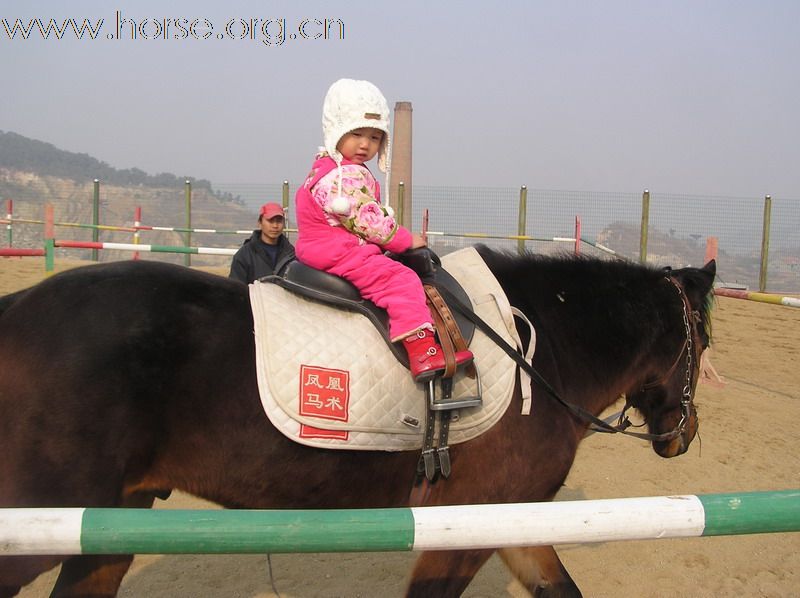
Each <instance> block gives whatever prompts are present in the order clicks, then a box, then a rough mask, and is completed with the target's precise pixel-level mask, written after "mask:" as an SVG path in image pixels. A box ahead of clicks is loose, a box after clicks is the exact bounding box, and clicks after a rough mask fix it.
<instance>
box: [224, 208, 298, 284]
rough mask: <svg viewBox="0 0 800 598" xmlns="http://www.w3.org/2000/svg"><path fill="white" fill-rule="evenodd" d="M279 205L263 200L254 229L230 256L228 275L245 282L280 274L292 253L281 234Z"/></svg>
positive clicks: (281, 214) (288, 243) (281, 224)
mask: <svg viewBox="0 0 800 598" xmlns="http://www.w3.org/2000/svg"><path fill="white" fill-rule="evenodd" d="M285 224H286V220H285V218H284V215H283V207H281V205H280V204H277V203H265V204H264V205H263V206H261V209H260V210H259V212H258V226H259V228H258V229H257V230H254V231H253V235H252V236H251V237H250V238H249V239H247V240H246V241H245V242H244V243H243V244H242V246H241V247H240V248H239V251H237V252H236V254H235V255H234V256H233V262H231V272H230V274H228V277H229V278H235V279H236V280H240V281H241V282H244V283H246V284H250V283H251V282H253V281H254V280H257V279H259V278H261V277H262V276H269V275H271V274H282V273H283V270H284V269H285V268H286V266H288V265H289V262H291V261H292V260H293V259H295V257H294V246H293V245H292V244H291V243H290V242H289V239H287V238H286V235H284V234H283V227H284V226H285Z"/></svg>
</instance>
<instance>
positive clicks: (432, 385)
mask: <svg viewBox="0 0 800 598" xmlns="http://www.w3.org/2000/svg"><path fill="white" fill-rule="evenodd" d="M473 365H474V362H473ZM436 380H441V381H442V396H441V397H439V398H437V397H436ZM475 381H476V384H477V387H478V388H477V391H478V394H477V395H473V396H466V397H461V398H458V399H454V398H453V379H452V378H442V377H441V376H437V377H436V378H432V379H431V380H428V386H427V388H426V391H425V394H426V395H427V396H428V409H430V410H431V411H449V410H450V409H464V408H467V407H479V406H481V405H482V404H483V389H482V388H481V376H480V373H478V368H477V366H476V367H475Z"/></svg>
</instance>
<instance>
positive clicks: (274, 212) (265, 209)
mask: <svg viewBox="0 0 800 598" xmlns="http://www.w3.org/2000/svg"><path fill="white" fill-rule="evenodd" d="M258 214H259V216H263V217H264V218H266V219H267V220H270V219H272V218H275V216H280V217H282V218H285V216H284V214H283V206H282V205H280V204H277V203H265V204H264V205H263V206H261V209H260V210H259V211H258Z"/></svg>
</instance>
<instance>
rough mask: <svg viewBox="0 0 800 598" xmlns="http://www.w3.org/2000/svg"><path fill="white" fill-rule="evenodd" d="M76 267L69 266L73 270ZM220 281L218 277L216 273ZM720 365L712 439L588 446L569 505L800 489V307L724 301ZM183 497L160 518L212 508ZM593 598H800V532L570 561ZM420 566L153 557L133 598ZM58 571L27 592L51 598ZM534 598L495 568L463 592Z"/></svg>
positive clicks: (366, 580)
mask: <svg viewBox="0 0 800 598" xmlns="http://www.w3.org/2000/svg"><path fill="white" fill-rule="evenodd" d="M72 265H74V264H70V263H64V262H61V263H58V264H57V268H58V269H63V268H66V267H69V266H72ZM217 272H218V273H221V272H219V269H218V270H217ZM43 275H44V271H43V260H42V259H41V258H23V259H17V258H11V259H9V258H0V294H3V293H7V292H10V291H13V290H16V289H19V288H23V287H26V286H29V285H31V284H33V283H35V282H36V281H38V280H40V279H41V278H42V277H43ZM714 334H715V344H714V349H713V356H712V357H713V365H714V366H715V368H716V370H717V372H718V373H719V374H720V375H721V376H722V377H723V378H724V379H725V380H726V382H727V384H726V386H725V387H724V388H715V387H712V386H711V385H708V384H704V385H701V386H700V388H699V391H698V396H697V405H698V409H699V412H700V436H701V438H700V439H699V440H695V442H694V443H693V445H692V447H691V449H690V451H689V452H688V453H687V454H686V455H683V456H682V457H679V458H676V459H672V460H664V459H661V458H659V457H658V456H657V455H656V454H655V453H653V452H652V450H651V449H650V448H649V446H648V445H647V444H646V443H644V442H642V441H638V440H633V439H630V438H624V437H617V436H614V437H610V436H607V435H600V434H595V435H592V436H590V437H588V438H587V439H586V440H585V441H584V442H583V444H582V446H581V449H580V451H579V453H578V457H577V461H576V464H575V466H574V468H573V470H572V472H571V473H570V476H569V478H568V479H567V481H566V485H565V487H564V489H563V492H562V494H561V498H564V499H580V498H589V499H592V498H615V497H635V496H660V495H665V494H703V493H717V492H736V491H754V490H779V489H788V488H798V487H800V452H799V451H798V448H797V440H796V438H797V427H798V422H800V388H798V387H799V386H800V384H798V383H800V365H799V364H800V348H798V339H800V309H796V308H790V307H783V306H776V305H768V304H763V303H755V302H750V301H743V300H739V299H728V298H720V299H719V301H718V304H717V307H716V309H715V312H714ZM208 506H209V505H207V504H206V503H202V502H200V501H198V500H196V499H194V498H192V497H188V496H185V495H180V494H178V495H174V496H173V497H172V498H170V499H169V500H168V501H166V502H163V503H160V504H159V508H206V507H208ZM559 554H560V555H561V558H562V560H563V561H564V564H565V565H566V567H567V569H568V570H569V571H570V573H571V575H572V576H573V578H574V579H575V581H576V582H577V584H578V586H579V587H580V588H581V589H582V591H583V592H584V594H585V595H586V596H597V597H611V596H664V597H667V596H669V597H675V596H698V597H712V596H713V597H716V596H800V534H798V533H784V534H761V535H751V536H727V537H717V538H713V537H712V538H693V539H676V540H648V541H637V542H616V543H605V544H594V545H568V546H562V547H560V549H559ZM413 559H414V555H413V554H410V553H386V554H327V555H326V554H322V555H273V556H272V558H271V567H272V578H271V579H270V576H269V567H268V562H267V558H266V557H265V556H260V555H255V556H236V555H233V556H190V555H187V556H142V557H137V558H136V559H135V561H134V564H133V567H132V568H131V571H130V573H129V574H128V576H127V577H126V578H125V580H124V582H123V585H122V588H121V590H120V596H124V597H139V596H147V597H201V596H202V597H205V596H219V597H230V598H233V597H247V598H269V597H273V596H276V595H279V596H282V597H284V598H301V597H308V598H311V597H322V596H325V597H329V596H342V597H356V596H364V597H371V596H400V595H402V593H403V589H404V586H405V580H406V576H407V574H408V571H409V568H410V565H411V563H412V561H413ZM54 579H55V572H51V573H48V574H46V575H43V576H42V577H40V578H39V579H38V580H37V581H36V582H34V583H33V584H31V585H30V586H28V587H27V588H25V589H24V590H23V592H22V593H21V596H24V597H25V598H40V597H44V596H47V595H48V592H49V589H50V587H51V585H52V582H53V581H54ZM464 595H465V596H468V597H473V598H475V597H490V596H515V597H516V596H526V595H527V594H526V592H525V591H524V590H522V589H521V587H520V586H519V585H517V584H516V582H514V581H513V580H512V579H511V578H510V576H509V574H508V573H507V572H506V571H505V569H504V567H503V565H502V563H501V562H500V560H499V559H497V557H494V558H493V559H492V560H491V561H490V562H489V563H488V564H487V565H486V566H485V567H484V568H483V570H482V571H481V572H480V574H479V575H478V577H477V578H476V579H475V580H474V582H473V583H472V585H471V586H470V588H469V589H468V590H467V592H466V593H465V594H464Z"/></svg>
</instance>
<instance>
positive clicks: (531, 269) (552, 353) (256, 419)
mask: <svg viewBox="0 0 800 598" xmlns="http://www.w3.org/2000/svg"><path fill="white" fill-rule="evenodd" d="M478 252H479V254H480V255H481V257H482V258H483V260H484V261H485V262H486V264H487V265H488V267H489V269H490V270H491V271H492V273H493V274H494V275H495V277H496V278H497V279H498V281H499V283H500V284H501V286H502V287H503V289H504V290H505V292H506V295H507V297H508V299H509V302H510V303H511V304H512V305H514V306H516V307H517V308H519V309H520V310H522V312H523V313H524V314H525V315H526V316H527V317H528V319H529V320H530V321H532V322H533V324H534V326H535V331H536V347H535V354H534V356H533V359H532V363H533V366H534V367H535V369H536V371H537V372H538V373H539V374H540V376H541V377H534V378H533V382H532V383H531V385H532V394H533V397H534V406H533V414H532V415H522V414H521V413H520V404H521V398H520V389H519V380H518V381H517V388H516V389H515V391H514V392H515V396H514V398H513V399H512V403H511V407H509V409H508V410H507V412H506V413H505V414H504V415H503V416H502V418H501V419H500V421H499V422H498V423H497V424H496V425H495V426H494V427H492V428H491V429H489V430H488V431H486V432H485V433H484V434H482V435H481V436H479V437H477V438H475V439H473V440H470V441H467V442H464V443H461V444H457V445H454V446H451V448H450V450H451V462H452V466H453V472H452V474H451V475H450V477H449V478H448V479H446V480H441V479H440V480H438V481H436V482H435V483H432V484H430V485H429V486H428V488H427V492H426V493H425V498H424V500H419V501H417V502H418V503H422V504H424V505H445V504H450V505H454V504H470V503H509V502H533V501H549V500H552V499H553V497H554V495H555V494H556V492H557V491H558V490H559V488H560V487H561V486H562V484H563V482H564V480H565V478H566V476H567V473H568V472H569V470H570V467H571V465H572V463H573V460H574V458H575V454H576V451H577V448H578V444H579V442H580V441H581V439H582V438H583V437H584V435H585V434H586V432H587V430H588V429H589V423H588V421H589V420H588V419H587V418H586V417H583V416H581V413H582V412H586V413H589V414H591V415H594V416H597V415H600V414H601V413H602V411H603V410H604V409H606V408H607V407H609V406H611V405H613V404H614V403H615V402H616V401H617V399H618V398H619V397H620V396H621V395H625V397H626V398H627V404H628V405H630V406H631V407H632V408H634V409H636V410H637V411H638V412H639V413H640V414H641V416H642V417H643V418H644V420H645V422H646V423H647V426H648V429H649V430H650V432H651V433H652V434H655V435H657V436H654V437H653V439H652V441H651V444H652V448H653V450H654V451H655V452H656V453H657V454H658V455H660V456H662V457H674V456H677V455H679V454H682V453H684V452H685V451H686V450H687V449H688V447H689V444H690V443H691V441H692V439H693V438H694V436H695V434H696V432H697V427H698V419H697V412H696V409H695V407H694V405H693V403H692V396H693V393H694V389H695V385H696V383H697V379H698V367H699V363H700V355H701V353H702V351H703V349H705V348H706V347H707V346H708V345H709V342H710V299H709V298H710V297H711V290H712V284H713V280H714V276H715V264H714V262H713V261H712V262H709V263H708V264H706V265H705V266H704V267H702V268H696V267H686V268H682V269H676V270H672V271H670V270H669V269H661V268H655V267H653V266H646V265H640V264H633V263H627V262H621V261H608V260H601V259H597V258H589V257H583V256H567V255H560V256H554V257H544V256H540V255H534V254H531V253H526V254H523V255H514V254H510V253H504V252H498V251H495V250H491V249H489V248H486V247H484V246H480V247H478ZM0 311H1V312H2V315H0V437H2V438H3V448H2V452H3V458H2V460H0V507H68V506H69V507H135V508H149V507H151V506H152V505H153V503H154V500H155V498H156V497H162V498H163V497H165V496H168V495H169V493H170V492H171V491H172V490H180V491H183V492H186V493H189V494H192V495H195V496H197V497H201V498H203V499H206V500H209V501H213V502H215V503H218V504H219V505H221V506H223V507H226V508H233V509H235V508H261V509H286V508H297V509H328V508H337V509H350V508H369V507H400V506H407V505H408V504H409V500H410V496H411V495H412V490H413V489H414V488H415V484H417V483H418V476H417V471H416V466H417V461H418V457H419V454H418V452H415V451H399V452H388V451H386V452H384V451H338V450H326V449H319V448H313V447H308V446H303V445H300V444H297V443H294V442H292V441H291V440H289V439H288V438H286V437H285V436H284V435H283V434H281V433H280V432H279V431H278V430H277V429H276V428H275V427H273V426H272V425H271V423H270V422H269V420H268V419H267V417H266V416H265V414H264V412H263V409H262V405H261V401H260V398H259V393H258V387H257V381H256V365H255V363H256V360H255V349H254V343H253V317H252V312H251V308H250V304H249V295H248V287H247V286H246V285H245V284H242V283H240V282H237V281H233V280H230V279H225V278H222V277H220V276H217V275H214V274H210V273H206V272H201V271H197V270H192V269H189V268H185V267H183V266H178V265H170V264H165V263H160V262H154V261H125V262H112V263H106V264H96V265H88V266H83V267H80V268H76V269H73V270H69V271H66V272H63V273H60V274H57V275H55V276H52V277H50V278H48V279H46V280H44V281H42V282H41V283H39V284H37V285H35V286H33V287H31V288H29V289H26V290H24V291H20V292H18V293H15V294H14V295H10V296H7V297H5V298H3V299H0ZM519 332H520V335H521V336H522V337H523V341H524V342H525V343H527V342H528V340H529V333H528V332H527V330H526V326H523V325H520V330H519ZM565 405H566V407H565ZM568 407H569V408H568ZM670 432H671V433H670ZM425 483H427V482H425ZM416 487H418V486H416ZM417 506H419V505H417ZM498 551H499V553H500V556H501V558H502V560H503V562H504V563H505V564H506V565H507V567H508V568H509V569H510V571H511V572H512V574H513V575H514V576H515V577H516V578H517V579H518V580H519V581H520V582H521V583H522V585H523V586H525V587H526V588H527V590H528V591H530V592H531V594H533V595H536V596H547V597H554V596H580V595H581V594H580V590H579V589H578V588H577V586H576V584H575V583H574V581H573V580H572V579H571V577H570V576H569V573H568V572H567V571H566V569H565V567H564V566H563V564H562V563H561V561H560V560H559V558H558V555H557V554H556V552H555V550H554V549H553V547H552V546H539V547H528V548H502V547H500V548H498ZM494 552H495V550H460V551H435V552H423V553H421V554H420V556H419V558H418V559H417V561H416V563H415V565H414V567H413V569H412V571H411V573H410V579H409V582H408V586H407V595H408V596H426V597H430V596H458V595H460V594H461V593H462V592H463V591H464V589H465V588H466V587H467V586H468V584H469V583H470V581H471V580H472V579H473V577H474V576H475V574H476V573H477V571H478V570H479V569H480V568H481V566H482V565H483V564H484V563H485V562H486V561H487V560H488V559H489V557H490V556H491V555H492V554H493V553H494ZM132 559H133V556H132V555H81V556H63V555H62V556H58V555H53V556H20V555H15V556H9V555H6V556H0V597H3V598H5V597H8V596H13V595H15V594H16V593H18V592H19V590H20V588H21V586H24V585H26V584H28V583H30V582H31V581H32V580H33V579H35V578H36V577H37V576H38V575H39V574H41V573H42V572H44V571H46V570H48V569H50V568H52V567H54V566H56V565H58V564H59V563H60V564H61V571H60V573H59V576H58V579H57V581H56V583H55V586H54V588H53V590H52V592H53V593H52V595H53V596H62V597H63V596H87V595H91V596H95V597H97V596H115V595H116V593H117V591H118V588H119V585H120V583H121V581H122V578H123V576H124V575H125V573H126V571H127V570H128V567H129V566H130V563H131V561H132Z"/></svg>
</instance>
